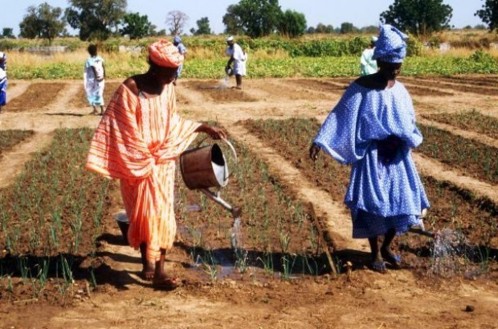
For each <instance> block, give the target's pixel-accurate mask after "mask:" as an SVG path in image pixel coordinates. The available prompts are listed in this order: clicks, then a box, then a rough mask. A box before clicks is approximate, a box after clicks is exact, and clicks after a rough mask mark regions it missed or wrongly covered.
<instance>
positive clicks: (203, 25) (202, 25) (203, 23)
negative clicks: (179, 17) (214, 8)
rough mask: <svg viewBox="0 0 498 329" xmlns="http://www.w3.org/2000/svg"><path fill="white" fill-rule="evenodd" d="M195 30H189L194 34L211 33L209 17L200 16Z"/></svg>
mask: <svg viewBox="0 0 498 329" xmlns="http://www.w3.org/2000/svg"><path fill="white" fill-rule="evenodd" d="M196 23H197V30H196V29H194V28H192V29H191V30H190V32H192V34H194V35H203V34H213V32H212V31H211V27H210V26H209V18H207V17H202V18H201V19H199V20H198V21H197V22H196Z"/></svg>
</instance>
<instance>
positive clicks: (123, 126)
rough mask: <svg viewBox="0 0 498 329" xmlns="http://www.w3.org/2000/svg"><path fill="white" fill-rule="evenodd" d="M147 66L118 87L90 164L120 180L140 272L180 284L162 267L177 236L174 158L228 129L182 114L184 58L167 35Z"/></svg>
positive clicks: (162, 283) (158, 283)
mask: <svg viewBox="0 0 498 329" xmlns="http://www.w3.org/2000/svg"><path fill="white" fill-rule="evenodd" d="M148 50H149V69H148V71H147V72H146V73H144V74H139V75H135V76H132V77H130V78H128V79H126V80H125V81H124V83H123V84H122V85H121V86H119V87H118V89H117V90H116V92H115V93H114V96H113V97H112V100H111V102H110V103H109V105H108V106H107V110H106V111H105V113H104V116H103V117H102V120H101V121H100V124H99V126H98V127H97V130H96V131H95V135H94V136H93V139H92V141H91V144H90V151H89V154H88V157H87V163H86V168H87V169H89V170H91V171H94V172H97V173H99V174H101V175H104V176H105V177H108V178H116V179H119V180H120V185H121V195H122V198H123V203H124V206H125V210H126V214H127V216H128V219H129V223H130V226H129V229H128V241H129V244H130V246H132V247H134V248H136V249H140V252H141V256H142V264H143V270H142V276H143V278H144V279H146V280H152V283H153V286H154V287H156V288H163V289H174V288H175V287H176V286H177V284H178V281H177V280H176V279H174V278H172V277H170V276H168V275H166V273H165V270H164V261H165V256H166V251H167V250H169V249H171V248H172V246H173V242H174V239H175V233H176V222H175V214H174V209H173V206H174V193H173V192H174V179H175V161H176V160H177V158H178V157H179V155H180V154H181V153H182V152H183V151H184V150H185V149H186V148H187V147H188V146H189V144H190V143H191V142H192V141H193V140H194V139H195V138H196V136H197V135H198V133H206V134H208V135H209V136H211V137H212V138H214V139H219V138H226V137H227V135H226V132H225V131H224V130H222V129H220V128H216V127H212V126H209V125H207V124H204V123H198V122H194V121H189V120H185V119H183V118H182V117H181V116H180V115H179V113H178V112H177V108H176V97H175V87H174V85H173V81H175V79H176V75H177V69H178V67H179V66H180V65H181V64H182V63H183V56H182V55H181V54H180V53H179V52H178V49H177V48H176V47H175V46H174V45H173V44H172V43H171V42H169V41H166V40H159V41H157V42H154V43H153V44H151V45H150V46H149V47H148Z"/></svg>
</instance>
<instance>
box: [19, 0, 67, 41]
mask: <svg viewBox="0 0 498 329" xmlns="http://www.w3.org/2000/svg"><path fill="white" fill-rule="evenodd" d="M65 26H66V23H65V22H64V19H63V16H62V9H61V8H59V7H52V6H50V5H49V4H48V3H46V2H44V3H42V4H41V5H39V6H38V7H35V6H30V7H28V13H27V14H26V15H25V16H24V18H23V20H22V21H21V23H20V24H19V28H20V35H21V37H23V38H28V39H34V38H42V39H47V40H48V42H49V44H51V43H52V40H54V38H55V37H57V36H59V35H61V34H62V33H64V30H65Z"/></svg>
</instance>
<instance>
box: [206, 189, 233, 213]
mask: <svg viewBox="0 0 498 329" xmlns="http://www.w3.org/2000/svg"><path fill="white" fill-rule="evenodd" d="M200 191H201V192H202V193H204V194H205V195H206V196H207V197H208V198H209V199H211V200H213V201H214V202H216V203H218V204H219V205H221V206H222V207H223V208H225V209H226V210H228V211H229V212H230V213H231V214H232V216H233V218H238V217H240V215H241V213H242V209H241V208H240V207H233V206H232V205H230V204H229V203H228V202H226V201H225V200H223V199H222V198H221V197H220V193H219V192H217V193H214V192H212V191H211V190H210V189H207V188H203V189H200Z"/></svg>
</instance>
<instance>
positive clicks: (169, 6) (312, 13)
mask: <svg viewBox="0 0 498 329" xmlns="http://www.w3.org/2000/svg"><path fill="white" fill-rule="evenodd" d="M43 2H48V3H49V4H50V5H51V6H52V7H61V8H63V9H65V8H67V7H68V6H69V1H67V0H14V1H12V0H0V8H1V11H0V31H1V29H2V28H4V27H10V28H13V29H14V34H15V35H18V34H19V23H20V22H21V21H22V19H23V17H24V16H25V15H26V13H27V8H28V7H29V6H38V5H40V4H42V3H43ZM238 2H239V0H128V12H138V13H140V14H141V15H147V16H148V18H149V21H150V22H151V23H152V24H154V25H156V26H157V30H162V29H166V30H168V27H167V26H166V22H165V21H166V16H167V14H168V12H170V11H172V10H179V11H182V12H184V13H185V14H187V16H188V17H189V20H188V22H187V26H186V28H185V30H184V32H188V31H190V29H191V28H197V23H196V22H197V21H198V20H199V19H201V18H203V17H208V19H209V25H210V26H211V30H213V31H214V32H215V33H217V34H218V33H223V31H224V29H225V26H224V25H223V22H222V18H223V15H224V14H225V13H226V9H227V7H228V6H229V5H232V4H237V3H238ZM393 3H394V0H280V1H279V4H280V7H281V8H282V10H284V11H285V10H287V9H291V10H294V11H297V12H300V13H303V14H304V15H305V17H306V21H307V25H308V26H313V27H316V25H317V24H318V23H323V24H325V25H332V26H333V27H340V25H341V24H342V23H344V22H348V23H352V24H353V25H354V26H356V27H359V28H361V27H364V26H370V25H378V24H379V17H380V13H382V12H383V11H386V10H388V8H389V5H391V4H393ZM443 3H444V4H447V5H450V6H451V7H452V8H453V17H452V19H451V21H450V24H451V25H453V26H454V27H455V28H463V27H465V26H467V25H470V26H475V25H478V24H482V21H481V20H480V18H479V17H477V16H475V15H474V13H475V12H476V11H477V10H479V9H481V8H482V6H483V4H484V0H444V1H443Z"/></svg>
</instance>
